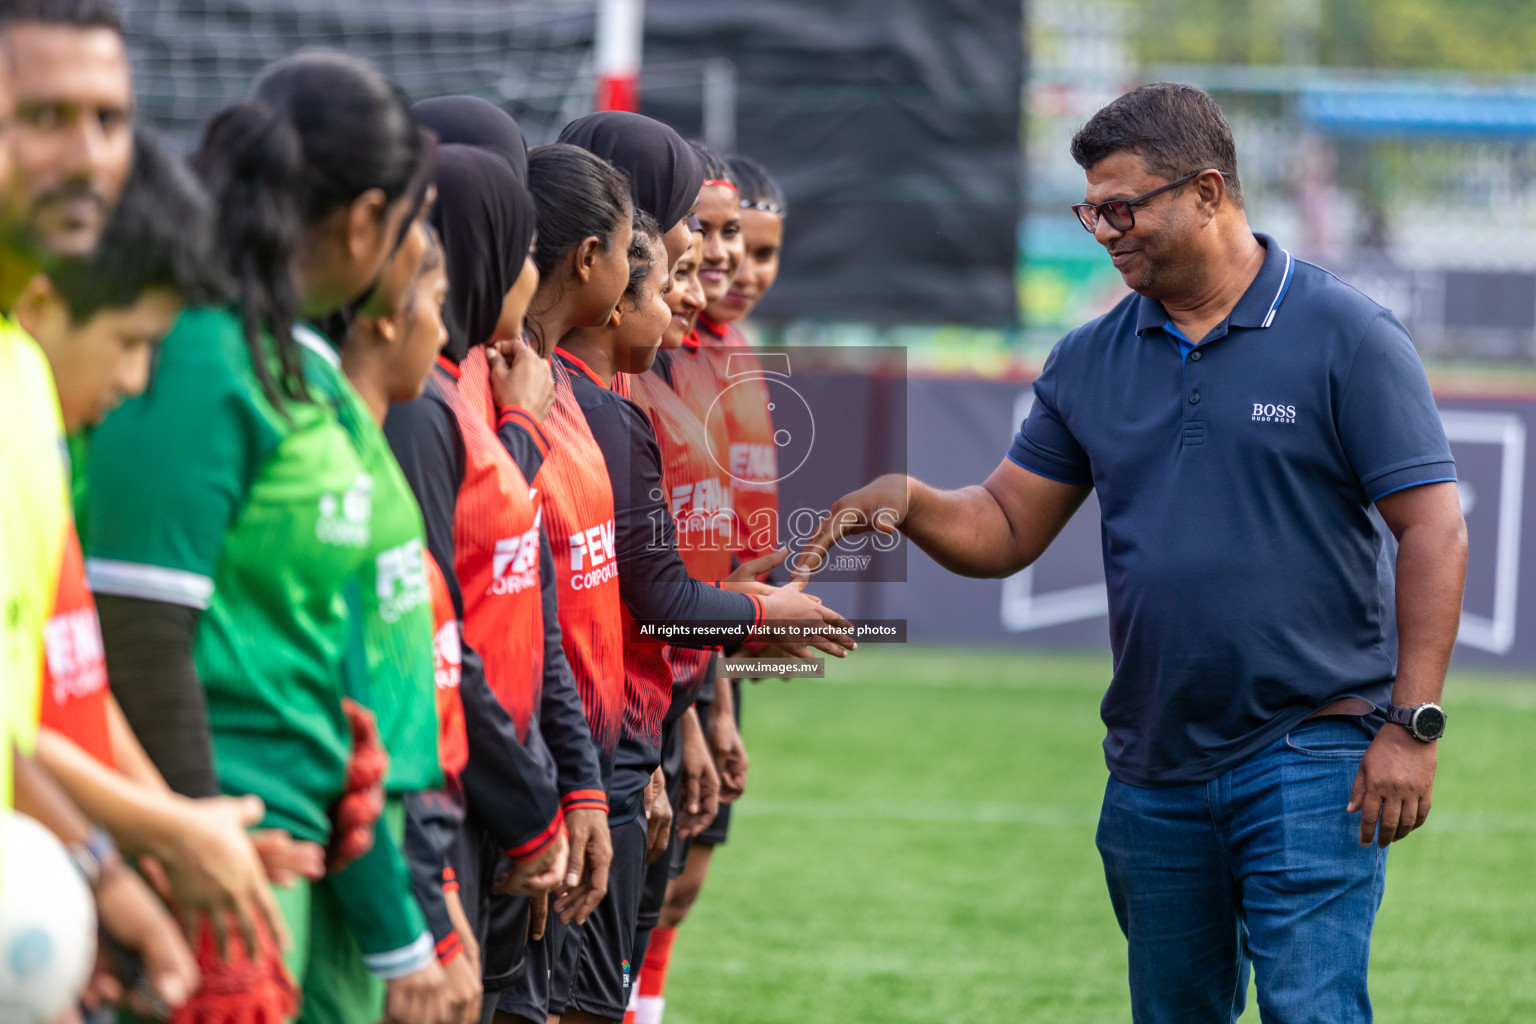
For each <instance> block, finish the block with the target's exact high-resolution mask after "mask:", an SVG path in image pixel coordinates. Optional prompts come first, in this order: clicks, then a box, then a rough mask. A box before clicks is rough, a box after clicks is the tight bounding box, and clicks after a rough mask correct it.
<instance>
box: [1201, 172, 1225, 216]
mask: <svg viewBox="0 0 1536 1024" xmlns="http://www.w3.org/2000/svg"><path fill="white" fill-rule="evenodd" d="M1193 184H1194V186H1195V195H1196V196H1197V197H1198V206H1199V210H1200V214H1201V216H1203V217H1205V218H1206V219H1207V220H1209V219H1210V218H1212V217H1214V216H1216V213H1217V211H1218V210H1220V209H1221V206H1222V203H1224V202H1226V199H1227V179H1226V178H1224V177H1222V176H1221V173H1220V172H1219V171H1211V172H1209V173H1206V174H1202V175H1200V176H1199V177H1198V178H1196V179H1195V180H1194V182H1193Z"/></svg>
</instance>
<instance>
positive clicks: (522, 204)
mask: <svg viewBox="0 0 1536 1024" xmlns="http://www.w3.org/2000/svg"><path fill="white" fill-rule="evenodd" d="M436 181H437V203H436V204H435V205H434V206H433V207H432V214H431V221H432V226H433V228H435V229H436V230H437V234H438V237H439V238H441V239H442V243H443V255H444V263H445V269H446V270H447V273H448V301H447V304H446V305H445V306H444V308H443V324H444V326H446V327H447V328H448V344H447V345H446V346H444V348H443V355H445V356H447V357H448V358H449V359H451V360H453V362H455V363H457V362H461V361H462V360H463V359H464V356H465V354H466V353H468V352H469V349H470V346H472V345H484V344H485V343H486V342H488V341H490V340H491V335H492V334H493V333H494V332H495V330H496V321H497V320H499V319H500V318H501V305H502V302H503V300H504V299H505V298H506V295H507V292H508V291H509V290H510V289H511V288H512V284H513V282H515V281H516V280H517V277H518V275H519V274H521V273H522V271H523V261H524V260H525V259H526V258H527V256H528V246H529V245H530V244H531V243H532V242H533V232H534V228H535V226H536V218H535V214H534V209H533V197H532V196H530V195H529V194H528V190H527V189H525V188H524V187H523V186H522V185H520V184H519V183H518V181H517V178H516V177H515V176H514V175H513V173H512V168H510V167H508V166H507V164H506V161H504V160H502V159H501V158H500V157H498V156H495V155H493V154H492V153H490V152H489V151H487V150H483V149H477V148H476V147H474V146H440V147H438V150H437V162H436Z"/></svg>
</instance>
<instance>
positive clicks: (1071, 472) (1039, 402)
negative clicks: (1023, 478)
mask: <svg viewBox="0 0 1536 1024" xmlns="http://www.w3.org/2000/svg"><path fill="white" fill-rule="evenodd" d="M1059 351H1060V350H1059V348H1058V349H1057V351H1053V352H1052V353H1051V355H1050V358H1048V359H1047V360H1046V361H1045V369H1043V370H1042V371H1041V372H1040V376H1039V377H1037V378H1035V384H1034V390H1035V404H1034V406H1033V407H1032V408H1031V409H1030V410H1029V415H1028V416H1026V417H1025V419H1024V422H1023V423H1022V424H1020V425H1019V432H1018V433H1017V434H1015V435H1014V438H1013V445H1012V446H1011V447H1010V448H1009V449H1008V458H1010V459H1012V460H1013V461H1014V462H1015V463H1017V464H1018V465H1020V466H1023V467H1024V468H1025V469H1027V470H1029V471H1030V472H1032V473H1038V474H1040V475H1041V476H1043V477H1048V478H1050V479H1052V480H1058V481H1060V482H1061V483H1065V484H1073V485H1077V486H1092V485H1093V469H1092V466H1091V465H1090V464H1089V461H1088V453H1087V452H1085V451H1083V447H1082V445H1080V444H1078V443H1077V438H1075V437H1073V436H1072V431H1071V429H1070V428H1069V427H1068V426H1067V424H1066V421H1065V420H1064V419H1063V418H1062V415H1061V412H1060V406H1059V405H1058V404H1057V401H1056V396H1057V393H1058V387H1059V385H1060V380H1061V367H1060V365H1059V363H1058V360H1057V353H1058V352H1059Z"/></svg>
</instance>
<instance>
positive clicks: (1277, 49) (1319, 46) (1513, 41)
mask: <svg viewBox="0 0 1536 1024" xmlns="http://www.w3.org/2000/svg"><path fill="white" fill-rule="evenodd" d="M1134 6H1137V7H1139V8H1140V11H1141V16H1140V19H1139V21H1140V24H1141V25H1142V26H1143V29H1142V32H1141V33H1140V53H1139V56H1140V58H1141V60H1142V61H1143V63H1146V64H1184V63H1192V64H1279V63H1282V62H1284V61H1285V60H1286V57H1287V53H1286V51H1287V46H1286V41H1287V38H1290V39H1291V40H1292V53H1295V49H1294V45H1295V40H1296V39H1297V37H1298V35H1300V36H1301V37H1303V38H1304V37H1305V36H1306V34H1307V33H1308V32H1309V31H1312V30H1313V29H1312V26H1311V25H1309V24H1307V22H1309V21H1312V20H1314V19H1315V32H1316V44H1315V53H1316V57H1317V61H1318V62H1319V63H1320V64H1323V65H1326V66H1335V67H1373V68H1416V69H1417V68H1422V69H1445V70H1458V71H1488V72H1536V0H1329V2H1324V3H1321V4H1316V3H1313V4H1308V3H1306V2H1302V3H1297V2H1295V0H1280V2H1276V0H1139V3H1136V4H1135V5H1134ZM1298 19H1299V20H1300V21H1301V22H1302V24H1300V25H1298V24H1297V22H1298ZM1293 59H1294V58H1293Z"/></svg>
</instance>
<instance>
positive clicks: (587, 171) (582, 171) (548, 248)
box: [527, 142, 634, 352]
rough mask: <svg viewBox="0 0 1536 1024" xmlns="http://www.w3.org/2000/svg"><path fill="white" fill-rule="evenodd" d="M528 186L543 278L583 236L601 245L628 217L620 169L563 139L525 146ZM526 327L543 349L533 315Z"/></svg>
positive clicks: (624, 181)
mask: <svg viewBox="0 0 1536 1024" xmlns="http://www.w3.org/2000/svg"><path fill="white" fill-rule="evenodd" d="M528 191H529V192H530V193H532V195H533V203H534V207H535V208H536V210H537V211H538V225H539V236H538V242H537V243H536V244H535V245H534V253H533V261H534V264H535V265H536V266H537V267H538V268H539V277H540V279H541V280H543V281H552V280H555V278H554V276H553V275H554V273H555V269H556V268H557V267H559V266H560V264H561V263H562V262H564V260H565V258H566V257H567V256H568V255H569V254H570V251H571V250H572V249H573V248H575V247H576V246H578V245H580V244H581V242H582V240H583V239H586V238H591V237H594V236H596V237H597V238H598V239H599V240H600V241H601V242H602V244H603V248H604V249H607V248H608V247H609V246H611V245H612V244H613V239H614V234H615V232H617V231H618V230H619V225H621V224H623V223H624V222H625V221H626V220H629V219H630V218H631V217H633V216H634V206H633V204H632V203H631V201H630V198H629V179H628V177H626V176H625V174H624V172H623V171H621V170H619V169H618V168H616V167H614V166H613V165H612V164H610V163H608V162H607V161H606V160H604V159H602V158H601V157H597V156H593V155H592V154H591V153H588V152H587V151H586V150H584V149H581V148H579V147H577V146H572V145H569V144H567V143H563V142H556V143H552V144H550V145H547V146H535V147H534V148H533V149H531V150H529V152H528ZM527 330H528V333H529V334H530V335H534V336H535V340H536V342H537V344H536V346H535V347H536V348H537V349H538V350H539V351H541V352H544V351H547V350H548V349H547V348H546V347H545V345H544V339H543V338H542V337H540V336H539V332H540V328H539V325H538V324H537V323H536V322H535V321H534V320H532V319H530V320H529V322H528V324H527ZM552 340H553V342H558V341H559V340H560V339H559V338H555V339H552Z"/></svg>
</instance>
